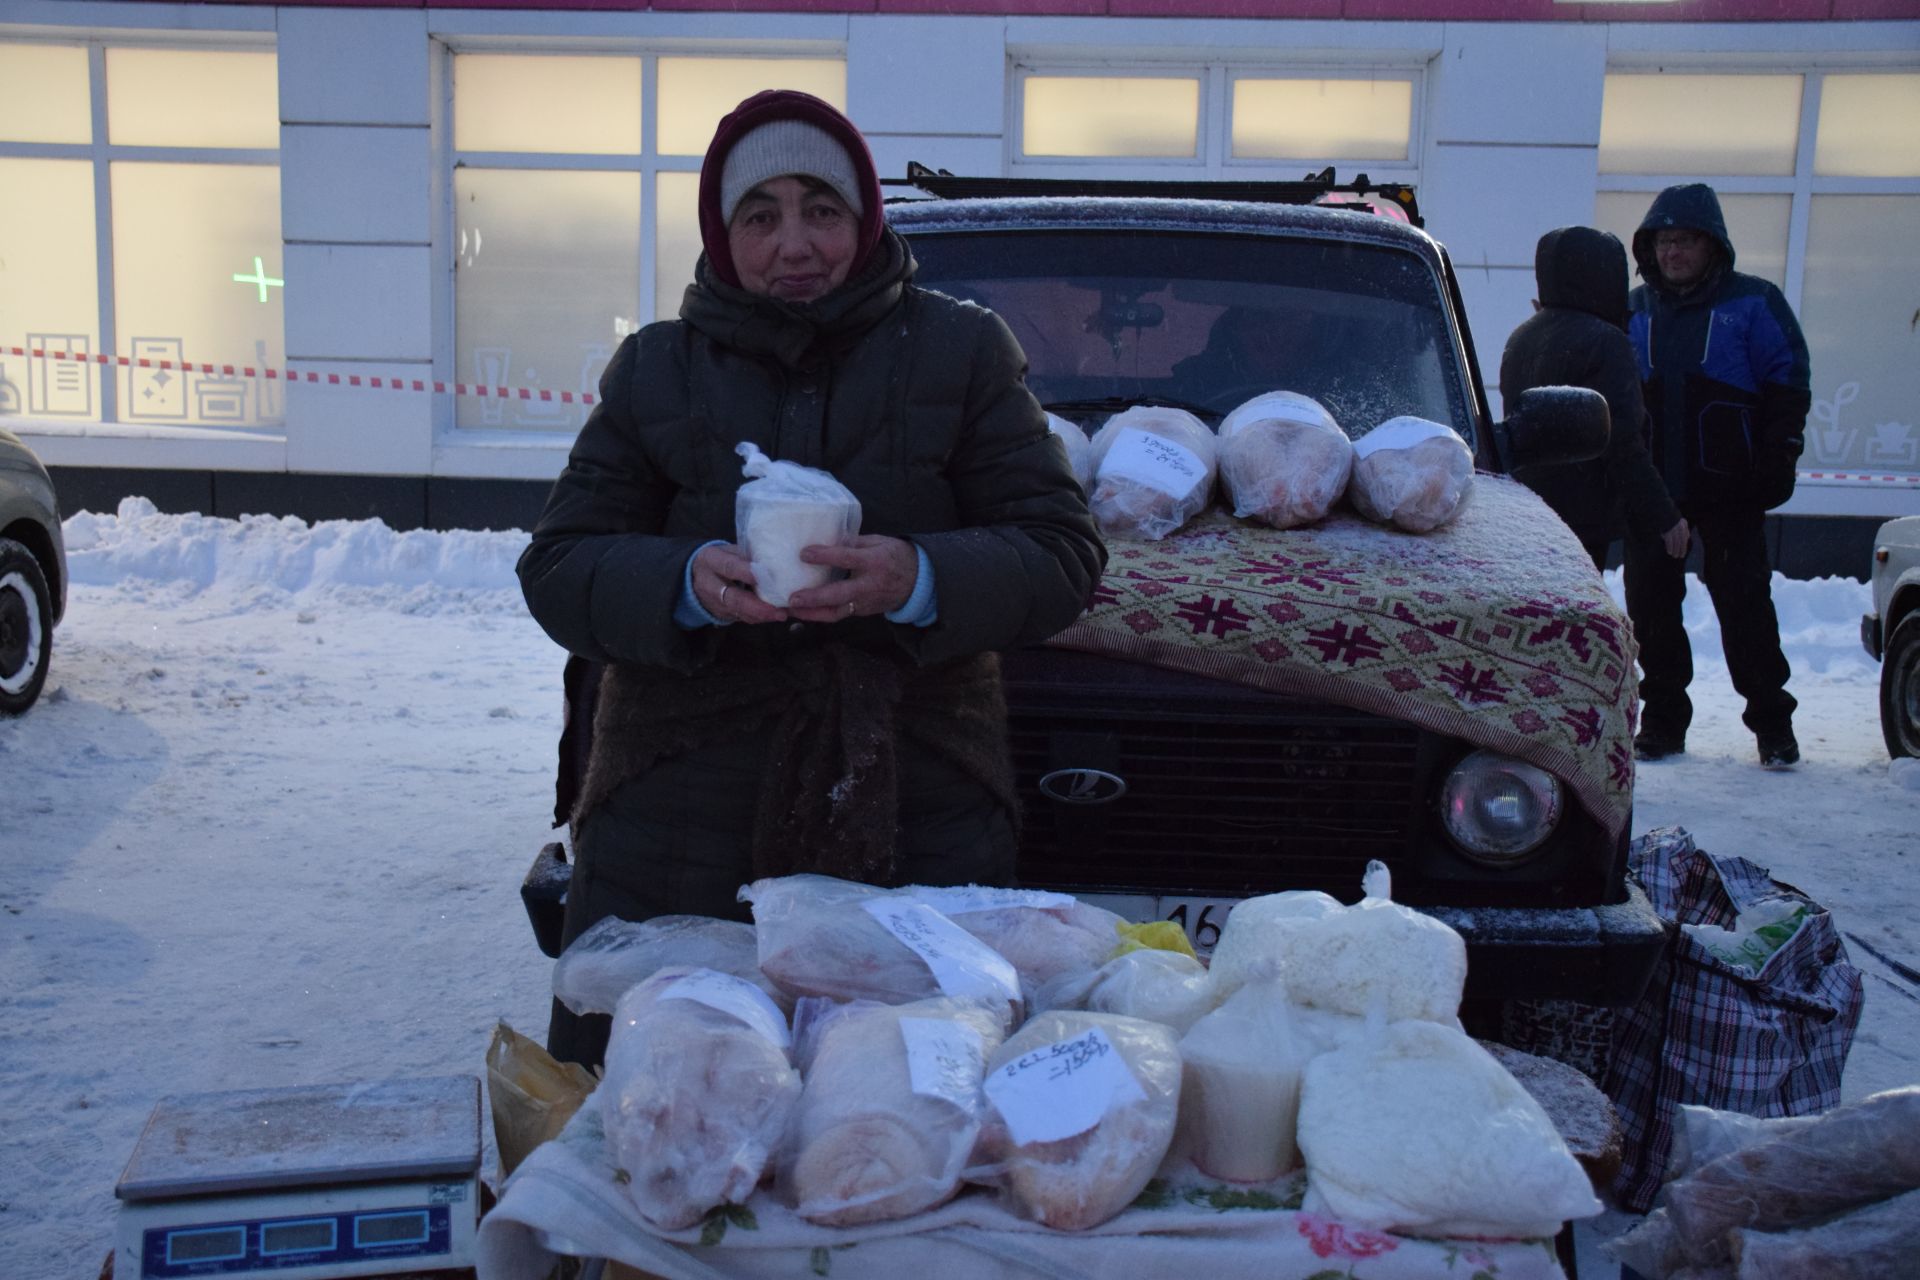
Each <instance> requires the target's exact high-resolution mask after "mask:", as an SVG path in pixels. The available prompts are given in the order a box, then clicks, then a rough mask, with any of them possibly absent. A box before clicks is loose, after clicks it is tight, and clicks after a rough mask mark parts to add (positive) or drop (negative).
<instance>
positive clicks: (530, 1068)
mask: <svg viewBox="0 0 1920 1280" xmlns="http://www.w3.org/2000/svg"><path fill="white" fill-rule="evenodd" d="M598 1083H599V1081H598V1080H596V1079H595V1078H594V1075H593V1073H592V1072H591V1071H588V1070H587V1069H586V1068H585V1067H583V1066H581V1065H580V1064H579V1063H577V1062H559V1061H556V1060H555V1059H554V1057H553V1056H552V1055H551V1054H549V1053H548V1052H547V1051H546V1050H545V1049H543V1048H541V1047H540V1046H539V1045H538V1044H536V1043H535V1042H534V1041H532V1040H529V1039H528V1038H527V1037H525V1036H523V1035H521V1034H520V1033H519V1032H518V1031H515V1030H514V1029H513V1028H512V1027H509V1026H508V1025H507V1024H506V1023H504V1022H502V1023H500V1024H499V1025H498V1026H496V1027H494V1029H493V1043H492V1044H490V1045H488V1046H487V1099H488V1101H489V1103H490V1104H491V1106H492V1110H493V1139H494V1142H495V1143H496V1144H497V1145H498V1146H499V1148H500V1176H501V1178H503V1179H504V1178H505V1177H506V1176H507V1175H508V1174H510V1173H512V1172H513V1171H514V1169H515V1168H517V1167H518V1166H519V1164H520V1162H521V1161H522V1160H524V1159H526V1158H527V1153H528V1152H530V1151H532V1150H533V1149H534V1148H535V1147H537V1146H539V1145H540V1144H541V1143H543V1142H545V1141H546V1140H547V1139H548V1138H551V1137H553V1136H554V1135H555V1134H557V1133H559V1132H560V1130H561V1129H562V1128H563V1127H564V1126H565V1125H566V1123H567V1121H568V1120H570V1119H572V1118H573V1113H574V1112H575V1111H578V1110H579V1109H580V1104H581V1103H582V1102H584V1101H586V1098H587V1095H588V1094H590V1093H592V1092H593V1089H594V1086H595V1085H597V1084H598Z"/></svg>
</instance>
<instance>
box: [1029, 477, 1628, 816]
mask: <svg viewBox="0 0 1920 1280" xmlns="http://www.w3.org/2000/svg"><path fill="white" fill-rule="evenodd" d="M1108 549H1109V552H1110V559H1109V562H1108V564H1107V572H1106V576H1105V577H1104V578H1103V579H1102V580H1101V582H1100V585H1099V587H1098V588H1097V589H1096V593H1095V596H1094V601H1093V604H1092V605H1091V607H1090V608H1089V609H1088V610H1087V612H1086V613H1085V614H1084V615H1082V616H1081V618H1080V620H1079V621H1077V622H1075V623H1074V624H1073V625H1072V626H1070V627H1068V628H1067V629H1066V630H1065V631H1063V632H1061V633H1060V634H1059V635H1058V636H1056V637H1054V638H1053V640H1051V641H1049V643H1050V644H1051V645H1053V646H1055V647H1059V648H1068V649H1082V650H1089V651H1092V652H1096V653H1103V654H1109V655H1112V656H1115V657H1123V658H1127V659H1130V660H1133V661H1137V662H1147V663H1152V664H1154V665H1157V666H1164V667H1172V668H1177V669H1179V670H1182V671H1190V672H1194V673H1196V674H1199V675H1205V676H1211V677H1213V678H1215V679H1219V680H1228V681H1233V682H1236V683H1239V684H1245V685H1251V686H1254V687H1256V688H1261V689H1271V690H1275V691H1277V692H1281V693H1290V694H1296V695H1299V696H1302V697H1308V698H1315V699H1319V700H1321V701H1325V702H1333V703H1339V704H1341V705H1344V706H1351V707H1357V708H1360V709H1362V710H1366V711H1372V712H1376V713H1378V714H1381V715H1388V716H1393V717H1395V718H1396V719H1400V720H1407V721H1411V722H1413V723H1416V724H1419V725H1422V726H1424V727H1426V728H1428V729H1432V730H1434V731H1436V732H1439V733H1445V734H1450V735H1452V736H1454V737H1457V738H1463V739H1465V740H1467V741H1469V742H1474V743H1477V744H1479V745H1480V746H1484V747H1489V748H1492V749H1494V750H1497V751H1502V752H1505V753H1507V754H1508V755H1512V756H1516V757H1518V758H1520V759H1522V760H1526V761H1529V762H1531V763H1533V764H1537V765H1539V766H1540V767H1541V768H1543V769H1545V770H1547V771H1548V772H1549V773H1552V774H1554V775H1555V776H1556V777H1558V778H1560V779H1562V780H1563V781H1564V782H1566V783H1567V784H1568V786H1569V787H1570V788H1571V789H1572V790H1573V792H1574V794H1575V795H1576V796H1578V797H1579V799H1580V802H1581V804H1582V805H1583V806H1584V807H1585V808H1586V809H1587V811H1588V812H1589V813H1591V814H1593V816H1594V817H1595V818H1596V819H1597V820H1598V821H1599V822H1600V823H1601V824H1602V826H1604V827H1605V828H1606V830H1607V831H1608V833H1609V834H1612V835H1617V834H1619V832H1620V831H1621V830H1622V829H1623V828H1624V827H1625V825H1626V823H1627V821H1628V818H1629V816H1630V813H1631V809H1632V798H1633V745H1632V742H1633V717H1634V715H1635V686H1634V675H1633V662H1634V647H1633V638H1632V632H1631V630H1630V629H1629V626H1628V623H1627V620H1626V617H1625V616H1624V615H1623V614H1622V613H1621V612H1620V610H1619V608H1618V606H1616V605H1615V604H1614V602H1613V598H1612V597H1611V596H1610V595H1609V594H1608V593H1607V589H1606V584H1605V583H1604V582H1603V581H1602V580H1601V578H1600V575H1599V574H1598V573H1596V572H1595V571H1594V568H1593V562H1592V561H1591V560H1590V559H1588V557H1587V554H1586V552H1585V551H1584V550H1583V549H1582V548H1581V546H1580V543H1579V541H1578V540H1577V539H1575V538H1574V536H1573V534H1572V532H1571V531H1570V530H1568V528H1567V527H1566V526H1565V525H1564V524H1562V523H1561V522H1560V520H1559V519H1558V518H1557V517H1555V516H1554V514H1553V513H1552V512H1551V511H1550V510H1548V508H1547V506H1546V504H1544V503H1543V502H1541V501H1540V499H1539V498H1538V497H1536V496H1535V495H1534V494H1533V493H1532V492H1531V491H1530V490H1528V489H1527V488H1525V487H1524V486H1522V485H1520V484H1518V483H1516V482H1514V481H1512V480H1508V479H1505V478H1503V477H1499V476H1492V475H1477V476H1475V477H1474V485H1473V490H1472V496H1471V498H1470V500H1469V501H1468V503H1467V505H1466V508H1465V509H1464V510H1463V511H1462V512H1461V513H1460V515H1459V516H1458V517H1457V518H1456V519H1455V520H1454V521H1453V522H1452V523H1451V524H1449V525H1446V526H1444V527H1442V528H1440V529H1436V530H1434V531H1433V532H1432V533H1426V534H1411V533H1403V532H1401V531H1399V530H1397V529H1392V528H1388V527H1384V526H1381V525H1377V524H1372V523H1370V522H1368V521H1366V520H1363V519H1361V518H1360V517H1359V516H1357V515H1354V514H1352V513H1351V512H1347V511H1340V512H1336V513H1335V514H1333V515H1331V516H1328V517H1327V518H1326V519H1325V520H1323V521H1321V522H1319V523H1318V524H1315V525H1312V526H1309V527H1307V528H1302V529H1285V530H1275V529H1269V528H1266V527H1265V526H1263V525H1257V524H1254V523H1252V522H1250V521H1244V520H1236V519H1235V518H1234V517H1232V516H1231V515H1228V514H1227V513H1225V512H1223V511H1220V510H1218V509H1212V510H1209V511H1207V512H1205V513H1203V514H1202V515H1200V516H1199V517H1197V518H1196V519H1195V520H1194V521H1193V522H1192V523H1190V524H1188V525H1187V526H1186V527H1185V528H1183V529H1181V530H1180V531H1179V532H1177V533H1175V534H1173V535H1171V536H1169V537H1167V538H1165V539H1162V540H1161V541H1159V542H1137V541H1130V540H1122V539H1117V538H1116V539H1113V540H1112V541H1110V542H1109V543H1108Z"/></svg>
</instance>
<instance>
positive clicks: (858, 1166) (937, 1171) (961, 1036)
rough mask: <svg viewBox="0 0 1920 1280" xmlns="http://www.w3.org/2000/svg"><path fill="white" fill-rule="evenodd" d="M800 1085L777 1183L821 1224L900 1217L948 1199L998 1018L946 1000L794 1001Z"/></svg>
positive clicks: (963, 1157)
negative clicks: (897, 1002)
mask: <svg viewBox="0 0 1920 1280" xmlns="http://www.w3.org/2000/svg"><path fill="white" fill-rule="evenodd" d="M794 1035H795V1040H796V1049H797V1055H798V1058H799V1061H800V1066H801V1076H802V1078H803V1079H804V1080H805V1082H806V1084H805V1088H804V1091H803V1092H802V1094H801V1096H800V1106H799V1110H798V1111H797V1112H796V1113H795V1115H794V1119H793V1126H792V1130H791V1133H790V1136H789V1139H788V1146H787V1150H786V1152H785V1153H784V1154H783V1155H782V1156H781V1158H780V1161H779V1186H780V1187H781V1189H782V1191H783V1192H784V1193H785V1194H786V1196H787V1197H788V1198H789V1199H790V1200H791V1201H792V1202H793V1204H794V1207H795V1212H797V1213H798V1214H799V1215H800V1216H801V1217H803V1218H806V1219H808V1220H810V1221H813V1222H818V1223H821V1224H822V1225H825V1226H837V1227H845V1226H854V1225H856V1224H859V1223H863V1222H881V1221H885V1220H888V1219H892V1218H904V1217H906V1216H907V1215H909V1214H914V1213H919V1212H921V1211H922V1210H925V1209H931V1208H934V1207H935V1206H937V1205H941V1204H944V1203H946V1201H947V1200H948V1199H950V1198H951V1197H952V1196H953V1194H954V1193H955V1192H956V1191H957V1190H959V1187H960V1172H961V1170H962V1169H964V1168H965V1167H966V1165H967V1162H968V1159H969V1157H971V1156H972V1154H973V1148H974V1143H975V1141H976V1140H977V1139H978V1137H979V1134H980V1124H981V1119H982V1116H983V1114H984V1112H985V1107H986V1100H985V1097H984V1095H983V1094H982V1093H981V1091H980V1083H981V1080H982V1078H983V1076H984V1075H985V1073H986V1069H987V1056H988V1055H989V1054H991V1053H992V1052H993V1051H994V1050H996V1049H998V1048H999V1047H1000V1042H1001V1038H1002V1035H1003V1032H1002V1030H1001V1027H1000V1023H999V1021H998V1019H997V1017H996V1016H995V1015H994V1014H993V1013H992V1012H990V1011H989V1010H988V1009H987V1008H985V1007H984V1006H982V1005H979V1004H976V1003H974V1002H972V1001H962V1000H953V999H936V1000H918V1001H915V1002H913V1003H911V1004H902V1005H884V1004H875V1003H874V1002H872V1001H865V1000H862V1001H855V1002H853V1003H851V1004H835V1003H832V1002H830V1001H825V1000H820V999H817V998H812V997H809V998H808V999H806V1000H803V1001H802V1002H801V1003H800V1007H799V1009H798V1011H797V1015H796V1020H795V1028H794Z"/></svg>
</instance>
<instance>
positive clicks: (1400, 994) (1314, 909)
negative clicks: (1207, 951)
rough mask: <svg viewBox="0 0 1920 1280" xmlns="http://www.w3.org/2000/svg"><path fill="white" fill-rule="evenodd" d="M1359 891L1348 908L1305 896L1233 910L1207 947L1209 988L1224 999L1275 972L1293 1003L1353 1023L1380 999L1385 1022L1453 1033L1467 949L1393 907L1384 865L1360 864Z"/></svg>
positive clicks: (1274, 897)
mask: <svg viewBox="0 0 1920 1280" xmlns="http://www.w3.org/2000/svg"><path fill="white" fill-rule="evenodd" d="M1362 892H1363V893H1364V894H1365V895H1366V896H1364V897H1363V898H1362V899H1361V900H1360V901H1359V902H1357V903H1355V904H1354V905H1353V906H1351V907H1347V906H1342V905H1341V904H1340V903H1339V902H1338V901H1336V900H1335V899H1333V898H1331V897H1328V896H1327V895H1326V894H1323V893H1312V892H1293V893H1276V894H1269V895H1267V896H1265V897H1262V898H1249V899H1248V900H1247V901H1245V902H1242V903H1239V904H1237V905H1236V906H1235V907H1234V909H1233V911H1232V912H1231V913H1229V914H1228V916H1227V923H1226V925H1225V927H1223V928H1222V929H1221V931H1220V943H1219V945H1218V946H1216V947H1215V948H1214V953H1213V980H1214V984H1215V987H1216V989H1218V990H1219V991H1220V993H1221V994H1222V995H1223V996H1225V995H1231V994H1232V993H1233V991H1234V990H1235V989H1237V988H1238V987H1239V985H1240V983H1242V982H1244V981H1246V979H1247V977H1248V976H1250V975H1252V974H1255V973H1259V972H1262V971H1272V972H1274V973H1277V974H1278V975H1279V977H1280V978H1281V980H1282V981H1284V982H1285V983H1286V985H1287V990H1288V992H1289V993H1291V995H1292V998H1293V1000H1294V1001H1295V1002H1296V1003H1298V1004H1303V1005H1310V1006H1312V1007H1314V1008H1316V1009H1326V1010H1330V1011H1332V1012H1335V1013H1344V1014H1350V1015H1352V1016H1355V1017H1359V1016H1362V1015H1364V1014H1365V1013H1367V1012H1368V1010H1369V1009H1370V1008H1371V1007H1372V1005H1373V1001H1374V998H1375V996H1376V994H1377V995H1379V996H1381V997H1383V998H1384V999H1385V1000H1386V1014H1387V1017H1388V1018H1390V1019H1399V1018H1425V1019H1427V1020H1429V1021H1433V1022H1446V1023H1450V1024H1452V1025H1455V1026H1457V1025H1458V1024H1459V1012H1460V997H1461V996H1462V994H1463V993H1464V992H1465V990H1466V985H1467V944H1466V942H1465V941H1464V940H1463V939H1462V938H1461V937H1460V935H1459V934H1458V933H1457V932H1455V931H1454V930H1453V929H1452V928H1451V927H1450V926H1448V925H1446V924H1444V923H1442V922H1441V921H1439V920H1436V919H1434V918H1433V917H1432V916H1429V915H1426V914H1424V913H1422V912H1419V911H1415V910H1413V909H1412V908H1411V907H1403V906H1401V905H1400V904H1399V903H1397V902H1394V901H1393V900H1392V893H1393V884H1392V878H1391V876H1390V875H1389V873H1388V871H1387V867H1386V864H1384V863H1382V862H1379V861H1377V860H1376V861H1374V862H1370V863H1368V864H1367V872H1366V876H1365V879H1364V883H1363V889H1362ZM1243 913H1244V914H1243Z"/></svg>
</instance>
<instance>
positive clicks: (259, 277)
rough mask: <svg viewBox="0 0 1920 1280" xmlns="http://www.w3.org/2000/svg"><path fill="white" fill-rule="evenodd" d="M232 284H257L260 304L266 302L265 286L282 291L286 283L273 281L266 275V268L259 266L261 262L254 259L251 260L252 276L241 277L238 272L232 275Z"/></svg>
mask: <svg viewBox="0 0 1920 1280" xmlns="http://www.w3.org/2000/svg"><path fill="white" fill-rule="evenodd" d="M233 282H234V283H235V284H257V285H259V286H260V301H262V302H265V301H266V300H267V286H268V285H278V286H279V287H280V288H282V289H284V288H286V287H287V282H286V281H285V280H276V279H274V278H273V277H272V276H270V275H268V274H267V269H266V267H265V266H263V265H262V264H261V262H260V259H258V258H255V259H254V260H253V274H252V275H250V276H243V275H241V274H240V273H238V272H235V273H234V276H233Z"/></svg>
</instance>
